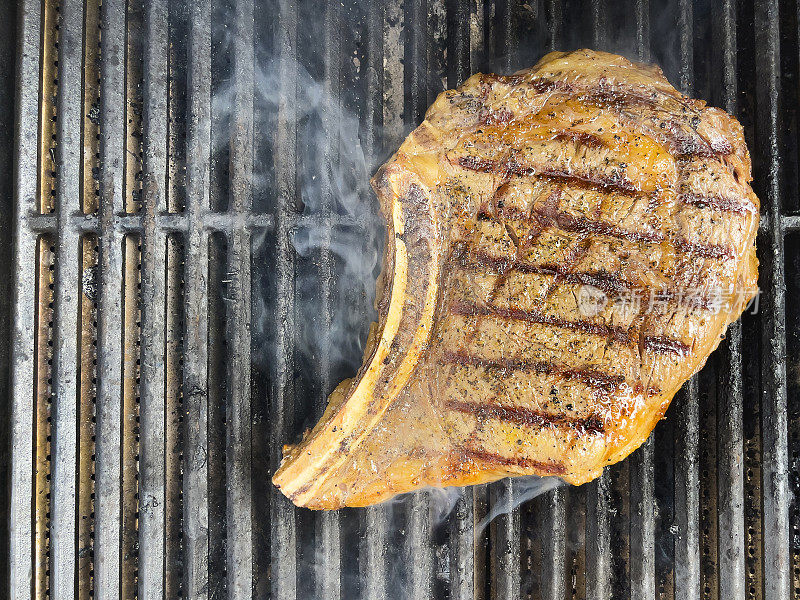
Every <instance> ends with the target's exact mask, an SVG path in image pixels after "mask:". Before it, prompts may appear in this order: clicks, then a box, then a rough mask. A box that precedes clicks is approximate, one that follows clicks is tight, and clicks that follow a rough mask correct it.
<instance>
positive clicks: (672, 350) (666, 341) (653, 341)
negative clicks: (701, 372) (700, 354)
mask: <svg viewBox="0 0 800 600" xmlns="http://www.w3.org/2000/svg"><path fill="white" fill-rule="evenodd" d="M642 346H643V349H644V350H646V351H648V352H653V353H656V354H677V355H679V356H686V355H687V354H689V353H690V352H691V351H692V348H691V346H689V345H688V344H685V343H683V342H681V341H680V340H676V339H675V338H671V337H668V336H666V335H651V336H644V338H643V341H642Z"/></svg>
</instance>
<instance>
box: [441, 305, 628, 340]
mask: <svg viewBox="0 0 800 600" xmlns="http://www.w3.org/2000/svg"><path fill="white" fill-rule="evenodd" d="M450 312H451V314H454V315H459V316H464V317H474V316H492V317H496V318H499V319H502V320H506V321H524V322H527V323H535V324H537V325H549V326H551V327H557V328H559V329H568V330H570V331H579V332H581V333H586V334H590V335H597V336H600V337H605V338H608V339H610V340H613V341H615V342H618V343H620V344H624V345H627V346H630V345H632V344H633V342H634V338H633V337H632V335H631V333H630V332H629V331H628V330H627V329H625V328H623V327H617V326H615V325H606V324H605V323H597V322H595V321H589V320H586V319H577V320H574V321H571V320H568V319H562V318H561V317H556V316H554V315H548V314H545V313H543V312H540V311H537V310H523V309H521V308H503V307H500V306H488V305H482V304H467V303H465V302H460V301H454V302H453V303H452V304H451V305H450Z"/></svg>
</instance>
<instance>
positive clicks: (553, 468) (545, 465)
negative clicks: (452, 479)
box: [460, 447, 567, 475]
mask: <svg viewBox="0 0 800 600" xmlns="http://www.w3.org/2000/svg"><path fill="white" fill-rule="evenodd" d="M460 450H461V452H462V453H463V455H464V458H466V459H468V460H472V461H476V462H482V463H486V464H487V465H492V466H498V467H519V468H521V469H525V470H526V471H530V472H532V473H533V472H535V473H539V474H543V475H564V474H566V472H567V469H566V467H565V466H564V465H562V464H559V463H556V462H544V461H539V460H533V459H530V458H526V457H524V456H503V455H501V454H497V453H495V452H488V451H487V450H483V449H480V448H471V447H463V448H461V449H460Z"/></svg>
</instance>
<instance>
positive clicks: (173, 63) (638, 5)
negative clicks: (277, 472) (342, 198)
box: [2, 0, 800, 600]
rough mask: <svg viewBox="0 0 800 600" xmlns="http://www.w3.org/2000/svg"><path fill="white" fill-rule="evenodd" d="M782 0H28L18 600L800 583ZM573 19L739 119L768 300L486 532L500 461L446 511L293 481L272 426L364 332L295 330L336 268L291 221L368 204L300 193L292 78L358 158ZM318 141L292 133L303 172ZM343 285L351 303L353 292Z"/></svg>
mask: <svg viewBox="0 0 800 600" xmlns="http://www.w3.org/2000/svg"><path fill="white" fill-rule="evenodd" d="M799 10H800V9H799V8H798V6H797V4H796V3H795V2H790V1H788V0H771V1H766V2H756V3H752V2H747V1H735V0H723V1H721V2H697V3H691V2H689V1H688V0H679V1H678V2H676V3H669V4H668V3H666V2H656V1H649V0H636V1H635V0H624V1H622V2H613V3H605V2H600V1H597V0H579V1H578V2H565V1H561V0H531V1H530V2H523V1H522V0H505V1H491V0H486V2H479V1H477V0H405V2H403V3H394V2H386V3H383V4H381V3H377V2H370V1H368V0H343V1H342V0H330V1H328V2H326V3H300V4H295V3H293V2H291V1H290V0H269V1H265V2H262V1H261V0H196V1H192V2H182V1H177V0H175V1H173V0H102V4H101V3H100V1H99V0H85V1H82V0H22V1H21V3H20V5H19V7H18V9H17V16H16V18H17V22H18V27H17V34H16V35H17V54H16V61H17V86H16V96H15V98H14V107H15V111H16V112H15V114H16V128H15V142H14V151H15V165H14V176H13V180H14V186H15V189H14V196H13V197H14V207H13V210H8V211H6V212H7V215H6V217H4V219H7V220H8V222H9V223H10V224H11V227H13V230H14V237H13V256H14V259H13V263H10V265H11V273H12V274H13V290H14V293H13V298H12V302H11V304H12V305H11V307H10V311H11V330H10V331H11V333H10V340H11V344H10V354H11V356H10V359H9V358H8V357H7V356H6V355H5V354H3V355H2V356H3V357H5V358H4V360H10V363H9V364H10V369H11V370H10V377H11V381H10V398H11V406H10V412H11V418H10V420H9V422H10V432H9V435H10V439H11V442H10V445H11V450H12V455H11V463H10V469H9V479H10V490H11V495H10V506H9V519H8V522H9V524H10V532H9V537H8V539H9V546H8V549H7V556H6V557H5V558H4V561H5V562H7V563H8V566H9V568H8V570H7V571H6V572H5V577H6V578H7V582H4V587H7V589H8V590H9V596H10V597H12V598H15V599H16V598H20V599H24V598H37V599H43V598H65V599H67V598H68V599H71V598H79V599H81V600H83V599H88V598H98V599H99V598H117V597H124V598H134V597H140V598H155V597H158V598H177V597H185V598H221V597H228V598H232V599H244V598H265V597H272V598H282V599H283V598H298V599H300V598H302V599H305V598H309V597H319V598H353V597H363V598H369V599H375V600H380V599H390V598H399V597H407V598H414V599H420V598H452V599H465V598H509V599H517V598H531V599H540V598H541V599H543V600H556V599H559V600H561V599H566V598H628V597H630V598H636V599H639V600H646V599H655V598H659V599H668V598H670V599H672V598H674V599H680V600H684V599H687V600H688V599H698V600H699V599H700V598H703V599H704V600H705V599H708V600H717V599H719V600H744V599H745V598H747V599H748V600H749V599H754V600H755V599H758V600H761V599H763V600H788V599H789V598H796V599H800V516H798V515H799V514H800V509H798V505H797V492H798V488H799V487H800V481H799V480H798V471H799V470H800V362H798V357H800V304H799V303H798V302H797V299H800V283H798V282H800V194H798V189H800V186H799V185H798V184H800V148H799V146H798V136H799V135H800V129H799V126H798V116H799V115H798V111H799V109H798V106H799V104H798V101H799V100H800V58H799V56H800V55H799V54H798V37H799V36H800V16H798V15H800V12H799ZM585 46H590V47H595V48H598V49H604V50H610V51H616V52H622V53H624V54H626V55H628V56H630V57H632V58H638V59H641V60H652V61H655V62H658V63H659V64H661V65H662V66H663V67H664V70H665V72H666V74H667V76H668V77H669V79H670V80H671V81H672V82H673V83H675V84H676V85H677V87H679V88H680V89H681V90H682V91H684V92H686V93H689V94H692V95H695V96H698V97H701V98H704V99H707V100H708V101H709V102H710V103H712V104H714V105H717V106H721V107H723V108H725V109H726V110H728V111H730V112H732V113H734V114H736V115H737V116H738V117H739V118H740V120H741V121H742V123H743V124H744V126H745V129H746V134H747V138H748V144H749V146H750V148H751V151H752V152H753V159H754V161H753V162H754V173H755V189H756V192H757V193H758V195H759V197H760V198H761V200H762V203H763V211H762V212H763V226H762V231H761V234H760V238H759V258H760V260H761V279H760V285H761V287H762V290H763V293H762V296H761V298H760V303H759V308H760V310H759V312H758V314H756V315H747V316H745V317H744V319H743V321H742V322H741V323H740V324H736V325H734V326H732V328H731V330H730V332H729V334H728V337H727V340H726V341H725V342H724V343H723V345H722V346H721V347H720V349H719V350H718V351H717V352H716V353H715V354H714V355H713V357H712V358H711V359H709V362H708V365H707V366H706V368H705V369H704V370H703V371H702V372H701V373H700V374H699V375H698V376H697V377H696V378H694V379H693V380H692V381H691V382H690V383H689V384H687V385H686V386H685V387H684V389H683V390H682V391H681V393H680V394H679V395H678V397H677V398H676V400H675V402H674V405H673V406H672V407H671V408H670V410H669V412H668V415H667V419H666V420H665V421H663V422H662V423H660V424H659V426H658V428H657V429H656V432H655V433H654V435H653V436H652V437H651V439H650V440H649V441H648V442H647V443H646V444H645V445H644V446H643V447H642V448H641V449H640V450H639V451H637V452H636V453H635V454H634V455H633V456H631V457H630V458H629V459H628V460H626V461H624V462H623V463H622V464H619V465H616V466H615V467H613V468H611V469H609V470H608V471H607V473H606V474H605V475H604V476H603V477H602V478H601V479H600V480H598V481H596V482H593V483H592V484H588V485H585V486H582V487H581V488H558V489H555V490H552V491H550V492H548V493H546V494H543V495H541V496H539V497H537V498H536V499H534V500H532V501H530V502H527V503H525V504H524V505H523V506H522V507H520V508H517V509H515V510H514V511H513V512H511V513H509V514H506V515H503V516H500V517H498V518H497V519H495V520H494V521H492V523H491V524H490V526H489V527H488V528H487V529H486V530H485V531H478V530H476V528H475V525H476V523H478V522H479V521H480V520H481V519H482V518H483V516H484V515H486V514H487V512H488V511H490V510H491V509H492V507H493V506H494V505H496V504H497V503H498V502H500V501H501V499H504V498H508V497H512V498H513V497H514V496H515V494H519V493H520V489H519V487H518V484H517V483H515V482H513V481H511V480H506V481H502V482H499V483H497V484H494V485H491V486H480V487H475V488H469V489H466V490H465V491H464V492H463V493H462V494H461V496H460V498H459V500H458V502H457V503H456V506H455V509H454V510H453V512H452V513H451V514H450V516H449V517H448V518H447V519H445V520H444V521H442V522H439V521H438V520H437V519H436V518H435V516H434V515H433V513H432V509H431V502H432V501H431V498H430V497H429V495H428V494H427V493H425V492H423V493H419V494H415V495H413V496H411V497H408V498H406V499H405V500H404V501H403V502H400V503H396V504H393V505H385V506H378V507H373V508H369V509H366V510H358V511H356V510H345V511H340V512H338V513H328V514H312V513H311V512H309V511H305V510H298V509H295V508H294V507H293V506H292V505H291V504H290V503H289V502H288V501H287V500H286V499H285V498H283V497H282V496H281V495H280V494H279V493H277V491H276V490H275V489H274V488H273V487H272V486H271V484H270V482H269V478H270V476H271V473H272V472H274V469H275V468H276V466H277V464H278V462H279V460H280V456H281V446H282V445H283V444H284V443H288V442H291V441H293V440H295V439H296V438H297V436H298V435H299V433H300V432H301V430H302V429H303V427H304V426H305V425H307V424H308V423H309V422H310V421H312V420H313V419H314V418H315V417H316V416H318V415H319V414H320V411H321V409H322V406H323V403H324V398H325V396H326V395H327V393H328V392H329V391H330V390H331V389H332V387H333V385H334V384H335V383H337V382H338V381H339V379H341V377H342V376H344V375H347V374H352V372H353V368H352V360H353V359H354V358H355V359H358V358H359V357H358V353H357V352H356V353H355V354H354V355H353V356H347V357H344V358H343V357H340V356H338V354H336V353H334V352H332V351H330V348H331V344H328V345H327V346H323V347H322V350H321V351H320V352H316V353H313V355H309V354H308V353H307V352H305V351H304V350H303V348H302V340H303V339H304V336H306V335H308V334H309V332H310V330H311V329H314V328H320V327H321V328H323V329H325V328H326V327H329V326H330V324H331V323H332V319H333V318H334V317H333V312H334V311H335V310H336V298H337V297H339V296H337V294H339V293H340V291H341V290H339V288H338V287H337V286H339V285H340V283H339V277H338V272H339V271H338V270H339V269H340V267H341V265H340V264H339V262H337V261H338V259H337V256H336V255H335V254H334V253H333V252H331V251H330V250H329V249H327V248H326V247H325V240H327V241H328V242H329V241H330V237H328V238H323V243H322V248H321V249H318V250H315V251H313V252H311V253H310V254H309V255H302V254H298V253H296V252H295V250H294V248H293V246H292V243H291V237H292V234H293V232H295V231H296V230H297V228H298V227H299V226H303V224H304V223H306V224H307V222H311V221H313V222H314V223H316V224H317V225H318V226H319V230H320V231H322V232H323V235H327V236H330V235H331V231H334V230H335V229H336V228H340V229H341V228H344V229H347V230H348V231H354V232H356V235H359V233H358V232H364V231H365V230H366V228H367V227H368V224H367V223H366V222H365V220H364V218H362V217H361V216H360V215H356V216H352V215H349V214H345V213H343V212H342V211H337V210H334V209H333V208H332V204H330V202H331V200H330V199H331V198H332V197H333V196H334V195H335V194H336V190H335V189H333V188H332V187H331V186H329V185H328V183H330V181H329V180H324V181H326V182H328V183H323V188H324V189H323V190H322V197H323V198H327V199H328V200H327V201H326V202H328V204H325V203H324V202H323V206H322V210H321V212H320V213H319V214H317V215H312V216H309V215H308V214H307V213H304V209H303V200H304V197H303V190H304V189H305V187H306V186H308V185H310V184H309V181H307V180H306V179H307V173H308V169H307V168H301V165H302V164H303V161H307V160H309V157H308V152H307V151H308V148H307V147H306V144H307V138H306V137H305V133H304V132H307V130H308V123H305V122H303V121H302V120H301V121H298V120H296V119H293V118H290V117H291V116H292V115H293V114H294V113H293V110H294V107H296V106H297V105H298V104H302V103H303V102H305V101H307V99H308V96H307V94H305V93H304V89H303V88H304V86H305V85H306V80H305V78H306V77H310V78H311V80H312V81H314V82H318V83H319V85H320V86H321V89H322V90H323V92H324V93H325V95H326V98H329V99H332V100H333V102H334V103H335V104H336V106H337V107H338V108H337V109H336V110H334V111H333V112H331V113H330V114H328V115H327V116H325V117H324V118H323V120H322V121H321V122H320V123H319V126H320V127H322V128H323V129H322V130H323V132H324V134H325V136H326V138H331V133H330V132H336V131H339V129H338V128H340V127H341V123H339V124H337V123H335V122H334V121H335V120H336V119H337V118H338V117H337V115H341V114H343V113H346V114H353V115H356V117H357V119H358V123H359V137H360V140H361V146H362V147H363V149H364V151H365V154H366V155H367V157H369V158H368V164H367V165H366V166H367V168H368V169H370V170H372V169H374V168H375V167H376V166H377V165H378V164H379V161H380V159H382V158H385V157H386V156H387V155H388V153H389V152H391V151H392V150H393V149H394V148H395V147H396V146H397V145H398V144H399V143H400V141H401V140H402V138H403V136H404V134H405V133H406V132H407V131H408V130H409V129H410V128H411V127H412V126H413V125H414V124H415V123H418V122H419V121H420V120H421V119H422V118H423V115H424V111H425V109H426V108H427V107H428V105H429V104H430V103H431V102H432V101H433V99H434V98H435V96H436V94H437V93H438V92H439V91H441V90H442V89H444V88H445V87H454V86H456V85H459V84H460V83H461V82H463V81H464V80H465V79H466V78H467V77H468V76H469V75H470V74H471V73H473V72H476V71H478V70H484V71H486V70H497V71H501V72H511V71H514V70H516V69H518V68H521V67H524V66H528V65H531V64H533V63H534V62H535V61H536V60H538V58H540V57H541V56H542V55H543V54H544V53H545V52H547V51H549V50H552V49H571V48H578V47H585ZM265 64H269V65H271V66H270V68H271V69H273V70H274V72H275V73H276V74H277V77H275V78H274V79H273V80H270V81H268V82H267V83H266V84H265V82H264V81H262V80H261V79H260V77H261V73H262V71H261V69H262V67H264V65H265ZM264 85H268V89H269V92H270V94H274V98H275V99H276V100H275V101H274V102H266V103H265V102H263V97H262V95H263V87H262V86H264ZM223 94H224V95H225V97H226V98H229V102H228V104H226V105H225V107H224V108H221V105H220V103H219V102H218V101H217V100H218V98H219V97H220V96H221V95H223ZM212 100H213V101H212ZM6 108H7V107H6ZM8 110H10V109H8ZM311 126H312V127H313V126H314V124H313V123H312V125H311ZM333 137H335V135H334V136H333ZM337 144H341V142H339V141H337V140H335V139H332V140H331V141H330V142H329V144H328V145H327V146H325V147H324V148H323V150H322V153H321V155H320V156H316V155H314V156H312V159H316V160H318V162H319V167H320V169H325V168H327V167H328V165H329V164H331V163H334V162H336V160H337V156H338V154H339V151H340V149H341V148H340V146H338V145H337ZM6 162H8V161H6ZM326 185H328V187H325V186H326ZM370 201H371V200H370ZM12 220H13V221H12ZM3 226H4V227H6V224H5V223H4V225H3ZM4 231H5V230H4ZM325 232H327V233H325ZM364 235H366V234H364ZM308 282H311V283H310V284H308ZM308 285H310V286H311V287H310V288H309V287H308ZM308 297H313V298H316V299H318V305H314V306H315V310H316V311H317V313H318V315H319V319H317V320H313V321H312V322H309V321H308V320H307V319H305V315H306V314H307V312H306V311H303V310H301V309H300V308H299V305H300V304H301V303H304V302H308ZM787 300H788V302H787ZM353 302H354V305H355V306H356V310H357V311H361V312H360V314H362V315H363V319H361V321H362V322H363V323H364V324H366V321H367V319H368V315H369V308H368V302H367V299H366V298H362V297H360V296H358V295H356V297H354V299H353ZM326 348H327V350H326Z"/></svg>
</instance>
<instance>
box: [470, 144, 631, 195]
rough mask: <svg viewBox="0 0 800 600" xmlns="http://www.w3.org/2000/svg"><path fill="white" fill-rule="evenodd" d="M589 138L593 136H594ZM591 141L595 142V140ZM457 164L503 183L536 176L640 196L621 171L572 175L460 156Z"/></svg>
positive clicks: (513, 160)
mask: <svg viewBox="0 0 800 600" xmlns="http://www.w3.org/2000/svg"><path fill="white" fill-rule="evenodd" d="M559 135H569V134H567V133H566V132H561V133H557V134H554V136H555V137H554V139H557V136H559ZM586 135H587V136H590V135H591V134H586ZM570 137H571V139H575V136H570ZM591 137H592V138H594V137H595V136H591ZM593 143H596V144H600V143H602V141H601V140H599V139H598V140H597V141H596V142H593ZM458 164H459V166H460V167H462V168H464V169H468V170H470V171H477V172H479V173H492V174H494V175H499V176H500V177H503V178H504V179H509V178H510V177H512V176H518V177H529V176H531V175H536V176H537V177H547V178H550V179H554V180H558V181H563V182H565V183H569V184H572V185H574V186H576V187H589V188H592V189H599V190H601V191H604V192H609V191H616V192H621V193H626V194H636V193H638V190H637V189H636V187H635V186H634V185H633V184H632V183H631V182H630V181H629V180H628V179H627V178H626V177H625V176H624V175H623V174H622V173H621V172H620V171H619V170H610V171H608V172H598V171H587V172H580V173H572V172H568V171H565V170H563V169H559V168H556V167H553V166H547V167H536V166H533V165H525V164H522V163H520V162H519V161H517V160H516V158H514V157H513V156H510V157H509V158H508V159H506V160H503V161H499V160H492V159H488V158H482V157H480V156H461V157H459V159H458Z"/></svg>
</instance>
